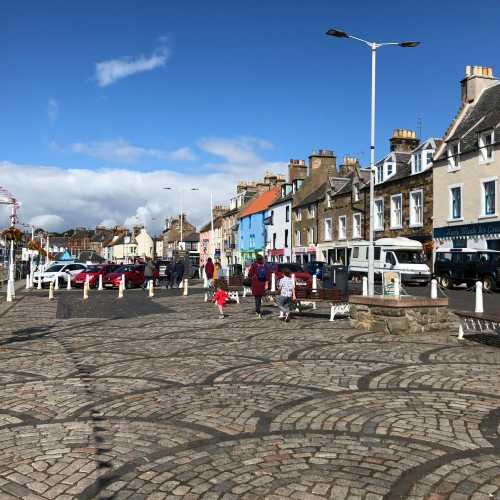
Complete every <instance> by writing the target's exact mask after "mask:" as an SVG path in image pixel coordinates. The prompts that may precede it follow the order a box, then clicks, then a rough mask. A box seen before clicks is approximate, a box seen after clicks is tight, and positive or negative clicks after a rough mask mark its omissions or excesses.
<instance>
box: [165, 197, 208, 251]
mask: <svg viewBox="0 0 500 500" xmlns="http://www.w3.org/2000/svg"><path fill="white" fill-rule="evenodd" d="M162 189H166V190H168V191H172V190H175V189H178V190H179V198H180V206H181V241H180V244H181V248H182V243H183V242H184V213H183V212H184V209H183V200H182V191H199V190H200V188H197V187H192V188H187V189H186V188H173V187H164V188H162Z"/></svg>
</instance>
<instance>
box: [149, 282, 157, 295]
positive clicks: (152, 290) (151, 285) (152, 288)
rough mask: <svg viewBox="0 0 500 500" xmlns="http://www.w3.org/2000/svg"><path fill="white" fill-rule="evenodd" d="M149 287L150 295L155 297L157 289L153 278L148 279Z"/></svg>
mask: <svg viewBox="0 0 500 500" xmlns="http://www.w3.org/2000/svg"><path fill="white" fill-rule="evenodd" d="M148 289H149V296H150V297H154V296H155V290H154V283H153V280H149V281H148Z"/></svg>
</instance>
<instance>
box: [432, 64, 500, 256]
mask: <svg viewBox="0 0 500 500" xmlns="http://www.w3.org/2000/svg"><path fill="white" fill-rule="evenodd" d="M499 125H500V84H499V81H498V80H497V79H496V78H495V77H493V71H492V69H491V68H483V67H480V66H474V67H473V68H471V67H470V66H467V68H466V75H465V78H464V79H463V80H462V81H461V103H460V108H459V110H458V112H457V115H456V117H455V119H454V120H453V122H452V123H451V125H450V127H449V128H448V130H447V132H446V133H445V137H444V143H443V144H442V145H441V146H440V148H439V150H438V152H437V153H436V156H435V159H434V242H435V246H436V248H443V247H451V248H476V249H492V250H500V212H499V201H498V179H499V177H500V151H499V149H500V146H499V144H500V126H499Z"/></svg>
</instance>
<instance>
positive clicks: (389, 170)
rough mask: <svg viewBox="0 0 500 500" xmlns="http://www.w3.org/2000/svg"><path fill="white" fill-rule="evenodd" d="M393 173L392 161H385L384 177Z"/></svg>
mask: <svg viewBox="0 0 500 500" xmlns="http://www.w3.org/2000/svg"><path fill="white" fill-rule="evenodd" d="M393 173H394V163H392V162H387V163H386V164H385V177H386V178H387V177H390V176H391V175H392V174H393Z"/></svg>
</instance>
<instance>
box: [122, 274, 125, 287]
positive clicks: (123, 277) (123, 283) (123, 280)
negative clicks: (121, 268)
mask: <svg viewBox="0 0 500 500" xmlns="http://www.w3.org/2000/svg"><path fill="white" fill-rule="evenodd" d="M122 287H123V288H125V275H124V274H122Z"/></svg>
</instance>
